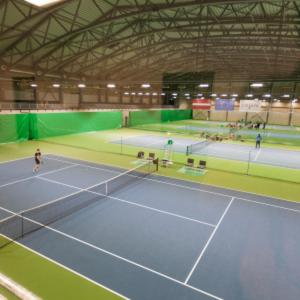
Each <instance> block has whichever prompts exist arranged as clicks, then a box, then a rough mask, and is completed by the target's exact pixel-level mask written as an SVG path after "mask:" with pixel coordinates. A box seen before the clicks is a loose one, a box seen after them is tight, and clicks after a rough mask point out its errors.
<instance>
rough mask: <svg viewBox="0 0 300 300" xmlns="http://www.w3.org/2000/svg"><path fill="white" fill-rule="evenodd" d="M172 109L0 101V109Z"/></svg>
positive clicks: (160, 106) (149, 106) (168, 107)
mask: <svg viewBox="0 0 300 300" xmlns="http://www.w3.org/2000/svg"><path fill="white" fill-rule="evenodd" d="M141 108H143V109H172V108H174V107H173V106H164V105H145V104H141V105H133V104H121V103H116V104H109V103H80V104H79V105H75V106H72V105H70V104H64V103H26V102H21V103H18V102H9V103H0V111H11V112H12V111H20V112H22V111H61V110H64V111H65V110H67V111H68V110H70V111H73V110H103V109H113V110H116V109H118V110H120V109H122V110H126V109H141Z"/></svg>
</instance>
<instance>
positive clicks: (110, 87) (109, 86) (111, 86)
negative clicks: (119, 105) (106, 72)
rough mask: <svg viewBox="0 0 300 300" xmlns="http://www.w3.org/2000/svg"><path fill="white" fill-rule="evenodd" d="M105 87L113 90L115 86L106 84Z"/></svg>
mask: <svg viewBox="0 0 300 300" xmlns="http://www.w3.org/2000/svg"><path fill="white" fill-rule="evenodd" d="M107 87H108V88H109V89H114V88H115V87H116V85H115V84H114V83H108V84H107Z"/></svg>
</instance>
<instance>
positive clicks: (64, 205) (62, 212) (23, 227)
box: [0, 161, 158, 248]
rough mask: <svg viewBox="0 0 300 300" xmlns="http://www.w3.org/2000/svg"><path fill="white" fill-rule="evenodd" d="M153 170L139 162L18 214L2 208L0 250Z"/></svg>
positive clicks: (153, 169)
mask: <svg viewBox="0 0 300 300" xmlns="http://www.w3.org/2000/svg"><path fill="white" fill-rule="evenodd" d="M157 168H158V164H156V163H154V162H153V161H146V162H142V163H141V164H140V165H138V166H137V167H135V168H133V169H131V170H128V171H126V172H124V173H121V174H119V175H117V176H115V177H113V178H110V179H108V180H106V181H104V182H101V183H98V184H95V185H93V186H91V187H89V188H87V189H80V190H78V191H76V192H74V193H73V194H71V195H68V196H66V197H62V198H60V199H57V200H54V201H52V202H48V203H45V204H42V205H39V206H36V207H34V208H31V209H28V210H25V211H22V212H20V213H13V212H11V211H8V210H6V209H2V211H4V212H6V213H8V214H9V216H8V217H6V218H4V219H2V220H0V248H1V247H4V246H5V245H7V244H9V243H10V242H12V241H14V240H17V239H20V238H22V237H24V236H25V235H27V234H29V233H32V232H34V231H37V230H38V229H40V228H43V227H45V226H47V225H49V224H51V223H53V222H56V221H58V220H60V219H63V218H65V217H67V216H69V215H71V214H73V213H75V212H77V211H79V210H84V209H86V208H87V207H88V206H90V205H93V204H95V203H97V202H99V201H101V200H102V201H103V199H104V198H106V197H107V196H109V195H112V194H114V193H116V192H117V191H119V190H121V189H125V188H126V187H128V186H129V185H132V184H134V183H137V182H138V180H139V179H142V178H144V177H145V176H147V175H149V174H151V173H153V172H155V171H157ZM0 210H1V209H0Z"/></svg>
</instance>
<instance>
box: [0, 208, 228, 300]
mask: <svg viewBox="0 0 300 300" xmlns="http://www.w3.org/2000/svg"><path fill="white" fill-rule="evenodd" d="M0 209H2V210H4V211H6V212H8V213H11V214H12V215H14V216H16V215H17V216H18V214H16V213H14V212H12V211H10V210H8V209H6V208H3V207H0ZM22 218H23V219H25V220H27V221H29V222H32V223H34V224H36V225H39V226H41V227H42V228H46V229H48V230H50V231H53V232H55V233H57V234H59V235H61V236H64V237H66V238H69V239H71V240H73V241H76V242H78V243H80V244H83V245H85V246H88V247H90V248H92V249H95V250H97V251H99V252H102V253H105V254H107V255H109V256H112V257H114V258H117V259H118V260H121V261H125V262H126V263H128V264H131V265H134V266H136V267H139V268H140V269H143V270H146V271H148V272H151V273H153V274H156V275H158V276H160V277H163V278H166V279H168V280H170V281H173V282H176V283H178V284H180V285H183V286H185V287H187V288H190V289H192V290H195V291H197V292H199V293H201V294H204V295H206V296H209V297H211V298H214V299H216V300H224V299H222V298H219V297H217V296H215V295H213V294H210V293H208V292H206V291H204V290H201V289H198V288H196V287H194V286H191V285H189V284H187V283H184V282H182V281H180V280H178V279H175V278H173V277H170V276H168V275H166V274H164V273H161V272H158V271H155V270H154V269H151V268H148V267H146V266H144V265H142V264H139V263H136V262H134V261H132V260H130V259H127V258H125V257H122V256H120V255H118V254H115V253H113V252H110V251H108V250H105V249H103V248H101V247H98V246H95V245H93V244H91V243H89V242H85V241H83V240H81V239H78V238H76V237H74V236H72V235H70V234H67V233H65V232H62V231H59V230H57V229H55V228H53V227H51V226H47V225H44V224H42V223H40V222H37V221H34V220H32V219H30V218H27V217H24V216H23V217H22Z"/></svg>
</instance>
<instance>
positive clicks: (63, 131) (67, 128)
mask: <svg viewBox="0 0 300 300" xmlns="http://www.w3.org/2000/svg"><path fill="white" fill-rule="evenodd" d="M121 127H122V113H121V112H120V111H113V112H72V113H45V114H31V117H30V138H31V139H42V138H47V137H52V136H59V135H68V134H75V133H82V132H88V131H98V130H105V129H116V128H121Z"/></svg>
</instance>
